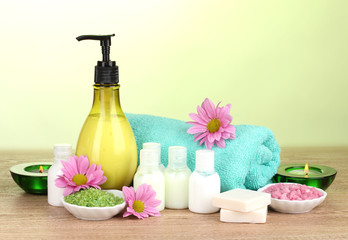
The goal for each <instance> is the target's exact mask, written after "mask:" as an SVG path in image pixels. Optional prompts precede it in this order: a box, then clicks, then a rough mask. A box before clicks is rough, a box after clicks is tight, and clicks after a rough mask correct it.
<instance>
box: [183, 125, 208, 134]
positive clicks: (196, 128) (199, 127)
mask: <svg viewBox="0 0 348 240" xmlns="http://www.w3.org/2000/svg"><path fill="white" fill-rule="evenodd" d="M205 131H207V127H206V126H202V125H195V126H193V127H190V128H189V129H188V130H187V133H190V134H196V133H200V132H202V133H203V132H205Z"/></svg>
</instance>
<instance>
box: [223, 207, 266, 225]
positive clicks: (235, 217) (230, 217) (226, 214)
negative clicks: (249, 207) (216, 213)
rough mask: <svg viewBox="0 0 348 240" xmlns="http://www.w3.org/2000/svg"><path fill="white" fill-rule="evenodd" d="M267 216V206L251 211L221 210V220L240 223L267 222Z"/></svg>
mask: <svg viewBox="0 0 348 240" xmlns="http://www.w3.org/2000/svg"><path fill="white" fill-rule="evenodd" d="M266 218H267V206H265V207H262V208H260V209H256V210H254V211H251V212H238V211H231V210H226V209H221V210H220V221H221V222H238V223H265V222H266Z"/></svg>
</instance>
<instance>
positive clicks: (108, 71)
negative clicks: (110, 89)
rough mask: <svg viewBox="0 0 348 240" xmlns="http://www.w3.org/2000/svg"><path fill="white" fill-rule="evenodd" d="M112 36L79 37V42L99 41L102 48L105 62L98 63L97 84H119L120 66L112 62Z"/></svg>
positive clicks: (96, 70) (96, 67) (95, 77)
mask: <svg viewBox="0 0 348 240" xmlns="http://www.w3.org/2000/svg"><path fill="white" fill-rule="evenodd" d="M113 36H115V34H110V35H82V36H79V37H77V38H76V39H77V40H78V41H82V40H99V41H100V46H101V47H102V53H103V61H98V63H97V65H96V66H95V72H94V82H95V83H97V84H115V83H118V66H117V65H116V62H115V61H110V46H111V37H113Z"/></svg>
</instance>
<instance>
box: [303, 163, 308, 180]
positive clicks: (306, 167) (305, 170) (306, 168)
mask: <svg viewBox="0 0 348 240" xmlns="http://www.w3.org/2000/svg"><path fill="white" fill-rule="evenodd" d="M303 171H304V173H305V174H306V175H305V178H308V172H309V167H308V163H306V165H305V167H304V170H303Z"/></svg>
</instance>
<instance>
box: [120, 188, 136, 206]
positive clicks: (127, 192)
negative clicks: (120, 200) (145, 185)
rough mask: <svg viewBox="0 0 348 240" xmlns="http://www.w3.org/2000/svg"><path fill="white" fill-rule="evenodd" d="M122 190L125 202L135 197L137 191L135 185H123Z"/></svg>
mask: <svg viewBox="0 0 348 240" xmlns="http://www.w3.org/2000/svg"><path fill="white" fill-rule="evenodd" d="M122 192H123V195H124V200H125V202H128V201H129V200H131V199H135V191H134V188H133V187H126V186H124V187H122Z"/></svg>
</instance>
